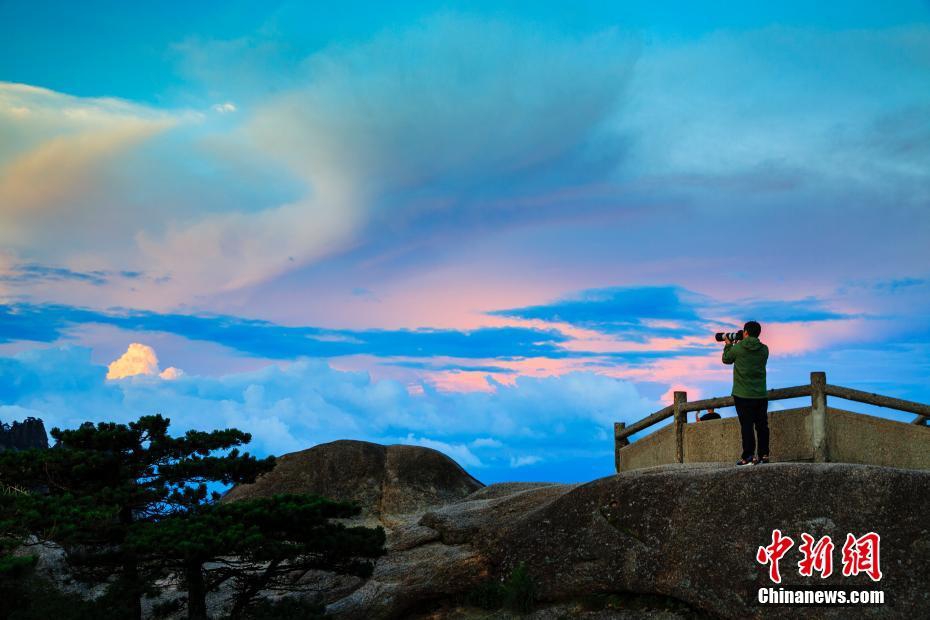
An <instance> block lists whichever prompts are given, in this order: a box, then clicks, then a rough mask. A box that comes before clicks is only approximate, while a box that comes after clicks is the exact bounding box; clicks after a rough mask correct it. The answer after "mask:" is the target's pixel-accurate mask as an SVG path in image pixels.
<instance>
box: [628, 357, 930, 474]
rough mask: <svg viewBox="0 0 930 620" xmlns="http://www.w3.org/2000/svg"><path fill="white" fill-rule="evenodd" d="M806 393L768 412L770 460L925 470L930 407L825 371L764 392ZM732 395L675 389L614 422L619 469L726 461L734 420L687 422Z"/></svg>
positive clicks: (731, 455) (733, 447) (778, 395)
mask: <svg viewBox="0 0 930 620" xmlns="http://www.w3.org/2000/svg"><path fill="white" fill-rule="evenodd" d="M828 396H833V397H837V398H842V399H846V400H852V401H857V402H861V403H866V404H869V405H876V406H880V407H887V408H890V409H895V410H898V411H906V412H908V413H914V414H917V417H916V418H915V419H914V421H913V422H911V423H905V422H896V421H894V420H888V419H885V418H879V417H876V416H872V415H866V414H861V413H854V412H852V411H846V410H844V409H839V408H835V407H831V406H828V405H827V397H828ZM799 397H810V400H811V404H810V405H809V406H804V407H796V408H793V409H785V410H782V411H770V413H769V429H770V431H771V458H772V461H773V462H778V461H781V462H802V463H803V462H810V463H825V462H833V463H860V464H867V465H884V466H890V467H901V468H907V469H930V428H928V427H927V425H926V424H927V419H928V417H930V405H926V404H923V403H917V402H913V401H908V400H902V399H899V398H892V397H890V396H883V395H880V394H871V393H869V392H862V391H860V390H854V389H851V388H845V387H840V386H836V385H830V384H828V383H827V381H826V374H825V373H823V372H812V373H811V383H810V385H802V386H797V387H789V388H778V389H774V390H769V401H773V400H782V399H788V398H799ZM732 406H733V397H732V396H724V397H719V398H710V399H705V400H699V401H692V402H688V398H687V394H686V393H685V392H675V397H674V402H673V403H672V404H671V405H669V406H668V407H665V408H664V409H661V410H659V411H657V412H655V413H653V414H652V415H650V416H647V417H646V418H643V419H642V420H640V421H638V422H636V423H635V424H631V425H630V426H626V424H624V423H623V422H618V423H616V424H615V425H614V439H615V445H614V455H615V461H616V469H617V471H618V472H624V471H631V470H635V469H641V468H644V467H654V466H656V465H667V464H672V463H730V462H732V461H734V460H735V459H736V458H737V457H738V455H739V452H740V426H739V420H738V419H737V418H735V417H734V418H722V419H719V420H707V421H703V422H696V423H689V422H688V419H687V418H688V415H687V414H688V413H689V412H692V411H694V412H699V411H702V410H704V409H708V408H710V407H714V408H720V407H732ZM667 418H673V422H672V424H669V425H667V426H665V427H663V428H660V429H658V430H656V431H654V432H652V433H650V434H648V435H645V436H644V437H640V438H639V439H637V440H635V441H633V442H632V443H631V442H630V440H629V438H630V436H632V435H634V434H636V433H639V432H641V431H643V430H645V429H646V428H648V427H650V426H652V425H654V424H657V423H659V422H661V421H663V420H665V419H667Z"/></svg>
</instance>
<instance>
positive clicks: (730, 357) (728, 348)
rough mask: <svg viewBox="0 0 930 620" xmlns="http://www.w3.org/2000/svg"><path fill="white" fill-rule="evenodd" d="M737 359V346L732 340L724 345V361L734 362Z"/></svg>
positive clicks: (727, 362) (725, 362) (726, 362)
mask: <svg viewBox="0 0 930 620" xmlns="http://www.w3.org/2000/svg"><path fill="white" fill-rule="evenodd" d="M735 361H736V347H735V345H734V344H733V343H732V342H728V343H726V344H725V345H724V346H723V363H724V364H732V363H733V362H735Z"/></svg>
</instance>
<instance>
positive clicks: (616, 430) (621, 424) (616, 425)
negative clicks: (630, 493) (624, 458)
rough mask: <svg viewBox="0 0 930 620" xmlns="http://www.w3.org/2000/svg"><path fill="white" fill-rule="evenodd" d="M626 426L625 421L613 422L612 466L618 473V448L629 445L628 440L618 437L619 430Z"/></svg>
mask: <svg viewBox="0 0 930 620" xmlns="http://www.w3.org/2000/svg"><path fill="white" fill-rule="evenodd" d="M625 428H626V422H614V466H615V467H616V468H617V473H618V474H619V473H620V448H622V447H623V446H628V445H630V440H629V439H627V438H626V437H623V438H621V437H620V431H622V430H623V429H625Z"/></svg>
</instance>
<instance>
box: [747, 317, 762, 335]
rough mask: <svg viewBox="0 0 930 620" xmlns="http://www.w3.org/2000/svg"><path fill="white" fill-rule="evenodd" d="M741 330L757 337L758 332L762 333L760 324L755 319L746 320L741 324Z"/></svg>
mask: <svg viewBox="0 0 930 620" xmlns="http://www.w3.org/2000/svg"><path fill="white" fill-rule="evenodd" d="M743 331H744V332H746V335H747V336H752V337H753V338H758V337H759V334H761V333H762V326H761V325H759V324H758V323H757V322H756V321H748V322H747V323H746V324H745V325H743Z"/></svg>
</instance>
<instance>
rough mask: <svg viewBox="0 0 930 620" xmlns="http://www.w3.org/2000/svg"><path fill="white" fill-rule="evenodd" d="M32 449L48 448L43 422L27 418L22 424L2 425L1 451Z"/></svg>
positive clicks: (0, 427) (0, 434) (0, 436)
mask: <svg viewBox="0 0 930 620" xmlns="http://www.w3.org/2000/svg"><path fill="white" fill-rule="evenodd" d="M30 448H48V434H46V432H45V424H43V423H42V420H40V419H38V418H26V419H25V420H23V421H22V422H13V423H12V424H0V450H28V449H30Z"/></svg>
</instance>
